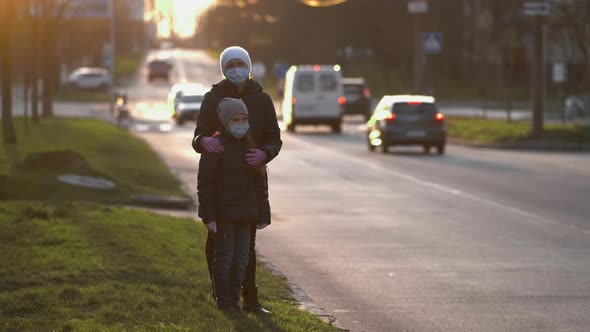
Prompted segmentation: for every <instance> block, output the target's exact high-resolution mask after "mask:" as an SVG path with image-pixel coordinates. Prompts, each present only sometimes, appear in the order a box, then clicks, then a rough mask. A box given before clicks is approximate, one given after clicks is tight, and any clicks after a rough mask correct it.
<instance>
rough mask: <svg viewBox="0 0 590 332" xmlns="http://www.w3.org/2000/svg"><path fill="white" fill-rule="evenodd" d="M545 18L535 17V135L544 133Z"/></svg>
mask: <svg viewBox="0 0 590 332" xmlns="http://www.w3.org/2000/svg"><path fill="white" fill-rule="evenodd" d="M543 21H544V20H543V16H536V17H535V46H534V49H535V51H534V53H535V56H534V61H533V134H534V135H540V134H542V133H543V114H544V113H545V105H544V104H545V38H544V32H545V31H544V25H543Z"/></svg>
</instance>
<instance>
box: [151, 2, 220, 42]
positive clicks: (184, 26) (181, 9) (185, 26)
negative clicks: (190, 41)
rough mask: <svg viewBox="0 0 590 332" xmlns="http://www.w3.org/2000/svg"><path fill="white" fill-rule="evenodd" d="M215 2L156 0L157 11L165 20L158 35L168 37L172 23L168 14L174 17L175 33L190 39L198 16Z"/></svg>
mask: <svg viewBox="0 0 590 332" xmlns="http://www.w3.org/2000/svg"><path fill="white" fill-rule="evenodd" d="M214 3H215V0H156V9H157V10H158V11H159V12H160V13H161V14H163V18H164V19H163V20H161V21H160V23H159V25H158V33H159V34H160V36H162V37H168V36H169V31H170V21H169V20H168V19H167V17H168V16H169V15H168V13H170V12H172V14H173V16H174V31H175V32H176V35H177V36H178V37H190V36H191V35H192V34H193V33H194V32H195V26H196V18H197V16H198V15H199V14H200V13H201V12H202V11H203V10H205V9H207V8H208V7H209V6H211V5H212V4H214Z"/></svg>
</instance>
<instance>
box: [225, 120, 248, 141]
mask: <svg viewBox="0 0 590 332" xmlns="http://www.w3.org/2000/svg"><path fill="white" fill-rule="evenodd" d="M249 129H250V125H249V124H248V123H237V124H235V125H232V126H230V127H229V133H230V134H232V135H233V136H234V137H235V138H242V137H244V136H246V133H247V132H248V130H249Z"/></svg>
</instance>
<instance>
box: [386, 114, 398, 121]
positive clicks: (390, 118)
mask: <svg viewBox="0 0 590 332" xmlns="http://www.w3.org/2000/svg"><path fill="white" fill-rule="evenodd" d="M395 118H397V115H395V113H393V112H392V113H391V114H390V115H389V116H388V117H387V118H386V120H387V122H388V123H391V122H394V121H395Z"/></svg>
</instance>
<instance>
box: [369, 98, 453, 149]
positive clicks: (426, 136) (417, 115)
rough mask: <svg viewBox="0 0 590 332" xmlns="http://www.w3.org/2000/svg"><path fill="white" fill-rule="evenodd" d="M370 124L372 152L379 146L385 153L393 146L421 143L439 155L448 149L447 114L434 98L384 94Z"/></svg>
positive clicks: (370, 147) (370, 146)
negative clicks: (434, 149) (438, 106)
mask: <svg viewBox="0 0 590 332" xmlns="http://www.w3.org/2000/svg"><path fill="white" fill-rule="evenodd" d="M367 126H368V133H367V135H368V137H367V140H368V145H369V150H370V151H374V150H375V148H376V147H380V148H381V151H382V152H384V153H386V152H387V151H388V148H389V147H390V146H394V145H422V147H423V148H424V153H429V151H430V148H431V147H433V146H435V147H436V151H437V152H438V154H443V153H444V152H445V144H446V141H447V128H446V124H445V116H444V114H443V113H441V112H439V111H438V109H437V108H436V105H435V99H434V98H433V97H429V96H385V97H383V98H382V99H381V101H380V102H379V104H378V105H377V107H376V108H375V111H374V113H373V115H372V116H371V118H370V119H369V122H368V123H367Z"/></svg>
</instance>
